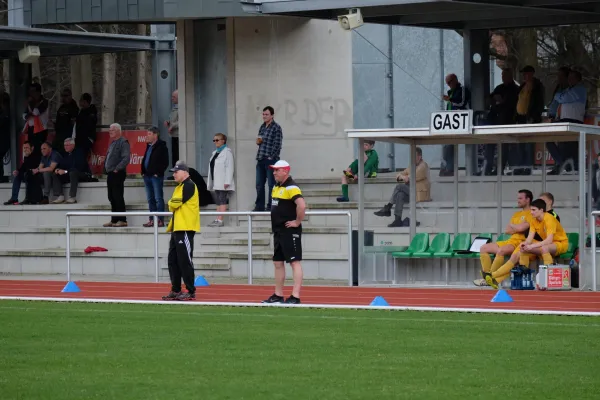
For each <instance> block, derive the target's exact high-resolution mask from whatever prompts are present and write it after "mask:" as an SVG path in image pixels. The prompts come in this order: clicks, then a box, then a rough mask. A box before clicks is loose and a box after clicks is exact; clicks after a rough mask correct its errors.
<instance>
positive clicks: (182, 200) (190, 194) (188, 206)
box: [167, 178, 200, 232]
mask: <svg viewBox="0 0 600 400" xmlns="http://www.w3.org/2000/svg"><path fill="white" fill-rule="evenodd" d="M169 211H171V212H172V213H173V218H171V221H169V226H167V232H174V231H194V232H198V231H200V203H199V200H198V188H197V187H196V184H195V183H194V181H192V179H191V178H187V179H186V180H185V181H183V182H181V183H180V184H179V185H177V186H176V187H175V190H174V191H173V196H172V197H171V200H169Z"/></svg>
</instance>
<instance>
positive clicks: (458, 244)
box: [433, 233, 471, 258]
mask: <svg viewBox="0 0 600 400" xmlns="http://www.w3.org/2000/svg"><path fill="white" fill-rule="evenodd" d="M469 246H471V234H470V233H459V234H458V235H456V237H455V238H454V240H453V241H452V246H450V249H449V250H448V251H440V252H435V253H433V256H434V257H436V258H447V257H454V256H455V255H454V254H455V252H456V251H459V250H468V249H469ZM457 256H460V254H458V255H457Z"/></svg>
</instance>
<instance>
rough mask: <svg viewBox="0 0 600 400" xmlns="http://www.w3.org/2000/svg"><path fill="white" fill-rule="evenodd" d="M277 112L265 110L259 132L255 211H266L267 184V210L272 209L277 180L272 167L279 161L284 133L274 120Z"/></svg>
mask: <svg viewBox="0 0 600 400" xmlns="http://www.w3.org/2000/svg"><path fill="white" fill-rule="evenodd" d="M274 115H275V110H274V109H273V107H271V106H267V107H265V108H264V109H263V112H262V118H263V124H262V125H261V126H260V128H259V130H258V137H257V138H256V145H257V146H258V152H257V153H256V202H255V207H254V211H265V183H266V182H267V181H268V182H269V197H268V200H267V208H266V209H267V210H270V209H271V195H272V193H271V192H272V191H273V186H275V178H274V176H273V171H272V170H271V168H270V167H271V166H272V165H273V164H275V163H276V162H277V161H278V160H279V155H280V153H281V147H282V143H283V131H282V130H281V126H280V125H279V124H278V123H277V122H275V120H274V119H273V117H274Z"/></svg>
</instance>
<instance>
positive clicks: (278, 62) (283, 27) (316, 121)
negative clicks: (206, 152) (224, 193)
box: [228, 18, 353, 209]
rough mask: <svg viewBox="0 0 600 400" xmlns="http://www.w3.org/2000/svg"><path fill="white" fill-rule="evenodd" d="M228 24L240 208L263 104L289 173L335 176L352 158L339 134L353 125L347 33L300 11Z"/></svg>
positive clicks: (250, 196) (251, 180)
mask: <svg viewBox="0 0 600 400" xmlns="http://www.w3.org/2000/svg"><path fill="white" fill-rule="evenodd" d="M229 26H231V28H232V30H233V32H232V33H231V32H230V33H231V34H232V43H231V42H230V43H229V44H228V46H234V49H233V51H232V52H231V53H230V54H231V55H232V57H233V60H228V65H229V67H231V64H230V63H231V62H233V63H234V66H233V70H230V73H229V75H228V83H229V84H231V83H232V82H231V79H234V81H235V83H234V88H233V90H232V93H231V94H232V95H231V96H229V97H228V104H229V107H228V109H229V110H232V111H233V112H232V113H229V115H228V118H229V120H230V129H233V130H230V131H229V135H230V136H234V137H235V147H236V148H235V155H236V159H237V163H236V166H237V181H236V185H237V188H238V201H239V203H238V204H239V207H240V208H241V209H245V208H247V207H251V206H252V204H253V202H254V199H255V196H256V193H255V164H256V161H255V157H256V150H257V146H256V143H255V140H256V137H257V134H258V128H259V127H260V125H261V123H262V109H263V108H264V107H265V106H267V105H271V106H272V107H274V109H275V120H276V121H277V122H278V123H279V124H280V125H281V126H282V129H283V150H282V153H281V158H282V159H285V160H287V161H288V162H290V164H291V165H292V175H293V176H294V177H297V178H308V177H333V176H340V173H341V171H342V170H343V169H344V168H345V167H346V166H347V165H348V164H349V163H350V162H351V161H352V157H353V150H352V143H351V142H350V141H349V140H348V139H346V137H345V134H344V130H345V129H348V128H351V127H352V125H353V121H352V115H353V101H352V60H351V55H352V47H351V38H352V35H351V33H350V32H346V31H343V30H342V29H340V28H339V26H338V24H337V22H334V21H321V20H307V19H301V18H235V19H232V20H231V23H230V25H229ZM229 26H228V29H229ZM232 75H233V76H232Z"/></svg>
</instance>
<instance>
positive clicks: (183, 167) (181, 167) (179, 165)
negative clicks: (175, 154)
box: [169, 161, 190, 172]
mask: <svg viewBox="0 0 600 400" xmlns="http://www.w3.org/2000/svg"><path fill="white" fill-rule="evenodd" d="M169 171H171V172H176V171H185V172H190V169H189V167H188V166H187V164H186V163H185V161H177V163H175V166H174V167H173V168H171V169H170V170H169Z"/></svg>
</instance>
